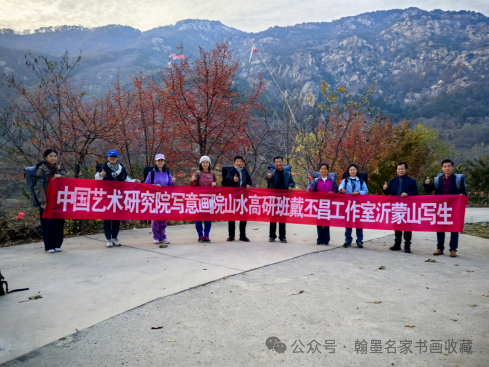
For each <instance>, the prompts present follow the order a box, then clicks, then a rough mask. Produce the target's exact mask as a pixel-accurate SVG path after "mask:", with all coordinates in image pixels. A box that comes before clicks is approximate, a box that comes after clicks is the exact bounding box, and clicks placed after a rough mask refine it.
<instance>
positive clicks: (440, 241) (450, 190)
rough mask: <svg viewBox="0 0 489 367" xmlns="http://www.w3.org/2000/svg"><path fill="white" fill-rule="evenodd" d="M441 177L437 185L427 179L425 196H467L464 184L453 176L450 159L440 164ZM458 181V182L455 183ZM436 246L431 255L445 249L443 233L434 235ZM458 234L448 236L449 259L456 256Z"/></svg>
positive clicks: (441, 252)
mask: <svg viewBox="0 0 489 367" xmlns="http://www.w3.org/2000/svg"><path fill="white" fill-rule="evenodd" d="M441 170H442V171H443V173H444V174H443V176H441V177H438V178H437V179H436V180H437V185H435V183H434V182H431V181H430V178H429V177H427V178H426V181H425V183H424V189H425V191H426V193H427V194H431V193H432V192H433V191H435V195H467V193H466V192H465V182H464V180H462V179H461V178H457V177H456V176H455V175H454V174H453V162H452V161H451V160H450V159H444V160H443V161H442V162H441ZM457 181H458V182H457ZM436 238H437V244H436V251H435V253H434V254H433V255H435V256H437V255H443V250H444V249H445V232H437V233H436ZM457 248H458V232H452V234H451V236H450V257H456V256H457Z"/></svg>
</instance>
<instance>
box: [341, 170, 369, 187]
mask: <svg viewBox="0 0 489 367" xmlns="http://www.w3.org/2000/svg"><path fill="white" fill-rule="evenodd" d="M357 176H358V179H359V180H360V187H362V186H363V183H364V182H365V184H366V185H367V188H368V183H367V182H368V173H360V172H358V173H357ZM348 177H349V175H348V173H347V172H345V173H343V179H345V178H348Z"/></svg>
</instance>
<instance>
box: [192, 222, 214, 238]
mask: <svg viewBox="0 0 489 367" xmlns="http://www.w3.org/2000/svg"><path fill="white" fill-rule="evenodd" d="M204 224H205V228H204V234H202V221H201V220H198V221H196V222H195V228H196V229H197V233H198V234H199V237H209V233H210V232H211V225H212V222H211V221H210V220H206V221H205V222H204Z"/></svg>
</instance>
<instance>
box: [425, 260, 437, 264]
mask: <svg viewBox="0 0 489 367" xmlns="http://www.w3.org/2000/svg"><path fill="white" fill-rule="evenodd" d="M437 262H438V261H436V260H435V259H428V260H425V263H437Z"/></svg>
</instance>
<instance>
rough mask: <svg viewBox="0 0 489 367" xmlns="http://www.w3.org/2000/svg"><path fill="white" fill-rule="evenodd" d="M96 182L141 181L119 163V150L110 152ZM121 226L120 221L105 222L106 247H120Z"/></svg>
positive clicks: (96, 175) (97, 175)
mask: <svg viewBox="0 0 489 367" xmlns="http://www.w3.org/2000/svg"><path fill="white" fill-rule="evenodd" d="M95 179H96V180H104V181H125V182H137V183H141V181H140V180H137V179H135V178H130V177H129V176H128V174H127V172H126V169H125V168H124V167H123V166H122V164H120V163H119V153H118V152H117V150H110V151H109V153H107V162H105V163H104V165H103V166H102V170H101V171H100V172H97V173H96V174H95ZM120 226H121V221H120V220H104V233H105V238H106V239H107V243H106V246H107V247H112V246H120V245H121V243H120V242H119V240H118V239H117V235H118V234H119V229H120Z"/></svg>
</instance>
